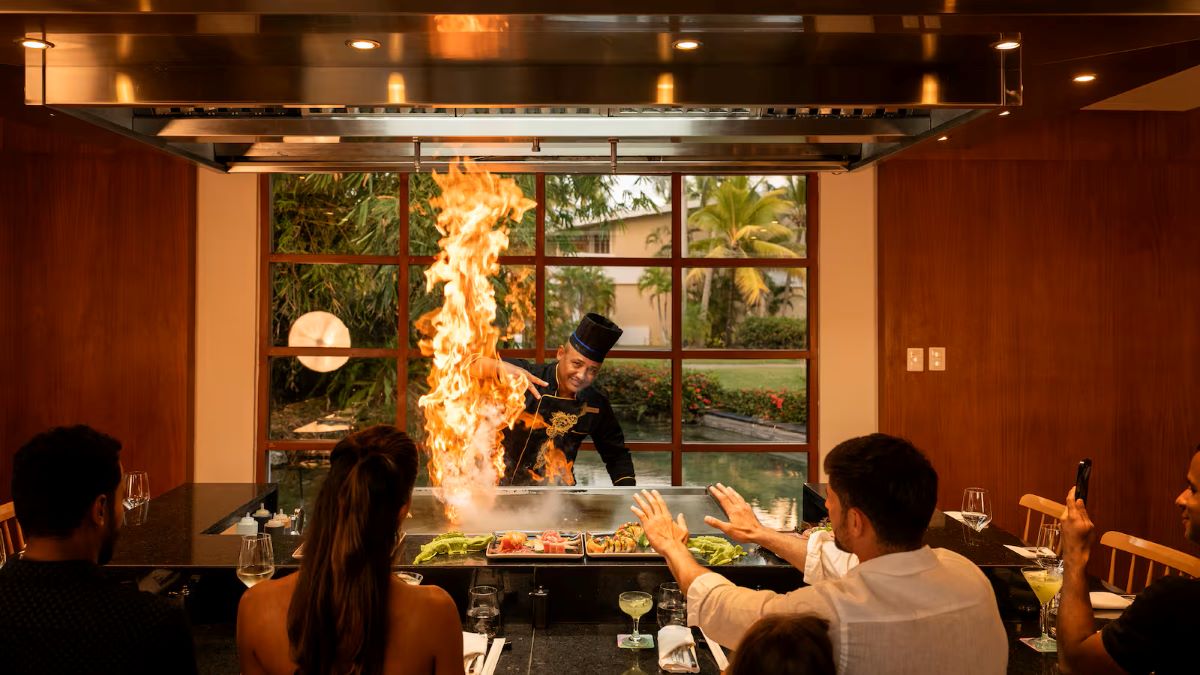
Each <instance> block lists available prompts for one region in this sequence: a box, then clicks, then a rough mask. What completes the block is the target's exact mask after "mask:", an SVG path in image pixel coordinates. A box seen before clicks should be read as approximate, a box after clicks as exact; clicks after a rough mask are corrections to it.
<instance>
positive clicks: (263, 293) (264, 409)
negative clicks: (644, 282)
mask: <svg viewBox="0 0 1200 675" xmlns="http://www.w3.org/2000/svg"><path fill="white" fill-rule="evenodd" d="M397 173H398V175H399V178H400V180H399V185H400V193H399V194H398V195H397V199H398V202H399V205H400V207H401V210H400V214H399V215H400V217H399V230H400V231H399V233H398V235H399V242H400V250H399V251H397V252H396V253H395V254H393V255H371V254H312V253H274V252H272V250H271V249H272V242H271V237H272V230H273V225H274V223H273V195H272V175H273V174H262V176H261V177H260V182H259V189H260V195H261V198H260V200H259V287H258V291H257V297H258V312H259V330H258V333H259V336H258V350H257V356H256V366H257V370H258V372H257V386H258V393H257V398H256V401H257V407H258V410H257V433H256V439H255V447H254V451H255V454H256V458H255V462H254V466H255V479H256V480H257V481H264V480H266V478H267V472H268V467H267V458H268V456H269V453H270V452H271V451H283V452H300V451H322V450H326V451H327V450H330V449H332V448H333V446H334V445H335V444H336V443H337V441H336V440H294V439H290V440H272V439H270V438H269V436H270V391H269V388H270V379H271V378H270V359H272V358H276V357H294V356H309V355H311V356H349V357H374V358H391V359H395V362H396V369H397V373H396V376H397V380H396V397H397V398H396V420H395V424H396V426H397V427H399V428H401V429H404V428H406V422H407V414H408V406H407V395H408V387H407V384H408V367H407V364H408V362H409V361H410V360H413V359H417V358H420V357H421V353H420V351H419V350H418V349H415V348H412V347H410V346H409V344H408V324H409V317H408V313H409V307H408V304H409V303H408V295H409V288H408V281H409V275H408V269H409V267H410V266H411V265H428V264H431V263H432V262H433V260H434V258H433V256H415V255H409V252H408V251H409V243H410V242H409V209H410V203H409V190H410V180H411V174H410V173H409V172H397ZM564 173H570V172H564ZM533 175H534V177H535V179H534V180H535V195H534V199H535V200H536V201H537V208H536V226H535V233H534V237H535V250H534V254H533V255H512V256H509V255H506V256H501V257H500V260H499V262H500V264H502V265H532V266H534V277H535V279H534V283H535V285H536V286H535V291H534V311H535V331H534V334H535V340H534V347H533V348H532V349H501V350H499V351H500V355H501V356H511V357H519V358H526V359H533V360H536V361H538V362H542V361H545V360H551V359H553V358H554V357H555V352H556V350H557V346H551V345H546V323H545V293H544V292H543V289H544V288H545V284H546V268H547V267H569V266H580V267H582V266H595V265H596V264H601V265H603V266H605V267H666V268H668V269H670V271H671V287H672V293H671V314H670V316H671V345H670V348H669V349H621V348H619V347H617V348H614V349H613V350H611V351H610V352H609V356H611V357H613V358H641V359H666V360H669V362H670V365H671V393H672V412H671V440H670V441H630V442H627V444H626V445H627V446H628V447H629V449H630V450H631V451H633V452H663V451H669V452H670V453H671V485H682V484H683V454H684V453H693V452H696V453H703V452H722V453H728V452H738V453H741V452H750V453H755V452H772V453H778V452H782V453H800V452H804V453H807V454H808V481H809V482H814V481H815V480H816V479H817V476H818V471H817V468H818V467H817V456H816V454H817V453H816V452H814V450H815V448H816V447H817V438H818V428H817V427H818V425H817V422H818V420H817V416H816V414H815V412H816V411H817V409H818V406H817V405H816V401H817V400H818V398H817V397H818V392H819V387H818V368H817V353H818V343H817V335H818V331H817V324H818V321H819V316H820V315H819V313H818V303H817V296H818V293H817V288H818V277H819V275H818V265H817V258H818V255H819V253H818V252H819V250H820V249H819V245H818V244H819V242H818V235H819V222H818V220H819V219H818V216H817V214H818V201H817V200H818V192H819V190H818V181H819V177H818V174H816V173H812V172H805V173H800V174H790V175H802V176H804V177H805V182H806V190H805V194H806V202H807V203H806V209H805V237H806V241H805V256H804V257H802V258H795V259H781V258H711V259H710V258H695V257H685V256H683V255H682V253H683V237H684V236H686V232H685V229H684V228H685V226H684V223H683V210H684V209H682V208H680V205H682V204H683V203H684V202H683V185H684V180H686V178H687V177H688V176H691V175H694V174H685V173H671V174H669V175H670V177H671V256H670V257H669V258H667V257H617V256H612V255H581V256H551V255H547V253H546V237H545V228H546V209H545V199H546V189H545V188H546V183H545V179H546V176H547V175H548V174H545V173H535V174H533ZM549 175H560V174H549ZM638 175H642V174H638ZM660 175H666V174H660ZM722 175H725V174H722ZM770 175H787V174H770ZM598 258H599V260H598ZM785 260H786V264H784V265H781V262H783V261H785ZM601 261H602V262H601ZM275 263H301V264H329V265H337V264H360V265H361V264H374V265H397V266H399V273H398V274H397V285H398V288H397V316H396V330H397V345H396V347H394V348H358V347H350V348H332V347H288V346H280V345H274V344H272V342H273V340H272V333H271V320H272V316H271V312H272V307H273V302H272V297H271V265H272V264H275ZM781 266H784V267H789V268H805V269H806V270H807V272H806V298H805V302H806V305H807V312H806V317H807V332H808V336H807V337H808V339H807V343H806V344H807V348H806V349H786V350H784V349H741V348H734V349H695V348H684V346H683V304H684V292H681V289H683V288H684V285H683V272H684V270H685V269H689V268H705V267H707V268H733V267H756V268H778V267H781ZM691 359H725V360H757V359H794V360H796V361H799V362H804V363H805V364H806V369H805V370H806V380H805V387H806V401H805V404H806V406H807V408H808V415H807V419H808V422H807V442H805V443H781V442H763V443H753V444H735V443H710V442H684V441H683V395H682V394H683V365H684V362H685V361H687V360H691ZM582 447H583V448H584V449H590V448H592V447H594V446H592V444H591V442H590V441H588V442H586V443H584V444H583V446H582Z"/></svg>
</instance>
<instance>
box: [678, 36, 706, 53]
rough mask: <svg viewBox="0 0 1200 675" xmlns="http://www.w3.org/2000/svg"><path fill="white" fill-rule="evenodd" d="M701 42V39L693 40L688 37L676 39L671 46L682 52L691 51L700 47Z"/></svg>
mask: <svg viewBox="0 0 1200 675" xmlns="http://www.w3.org/2000/svg"><path fill="white" fill-rule="evenodd" d="M701 44H702V43H701V42H700V41H699V40H693V39H691V38H688V39H686V40H676V41H674V42H672V43H671V46H672V47H674V48H675V49H678V50H679V51H681V52H690V51H694V50H697V49H700V45H701Z"/></svg>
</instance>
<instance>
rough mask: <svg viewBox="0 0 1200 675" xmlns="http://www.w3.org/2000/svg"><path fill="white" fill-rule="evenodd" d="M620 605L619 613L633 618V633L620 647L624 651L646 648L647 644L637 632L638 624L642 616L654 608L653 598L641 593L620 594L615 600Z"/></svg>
mask: <svg viewBox="0 0 1200 675" xmlns="http://www.w3.org/2000/svg"><path fill="white" fill-rule="evenodd" d="M617 600H618V603H619V604H620V605H621V611H622V612H625V613H626V614H628V615H629V616H631V617H633V633H632V634H631V635H630V636H629V637H627V638H625V640H623V641H622V642H621V645H620V646H621V647H622V648H624V649H641V648H642V647H647V646H649V645H647V644H646V643H647V642H648V641H647V640H646V639H645V637H644V636H643V635H642V634H641V633H639V632H638V622H639V620H641V618H642V615H643V614H645V613H646V612H649V611H650V608H651V607H653V606H654V598H653V597H651V595H650V594H649V593H643V592H642V591H628V592H626V593H622V594H621V596H620V597H619V598H618V599H617Z"/></svg>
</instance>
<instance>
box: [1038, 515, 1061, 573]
mask: <svg viewBox="0 0 1200 675" xmlns="http://www.w3.org/2000/svg"><path fill="white" fill-rule="evenodd" d="M1061 543H1062V530H1061V529H1060V528H1059V525H1058V523H1046V524H1044V525H1042V526H1041V528H1039V529H1038V538H1037V548H1035V549H1034V555H1036V556H1037V564H1038V566H1040V567H1043V568H1045V569H1049V568H1051V567H1058V568H1061V567H1062V558H1061V557H1060V555H1059V547H1060V545H1061Z"/></svg>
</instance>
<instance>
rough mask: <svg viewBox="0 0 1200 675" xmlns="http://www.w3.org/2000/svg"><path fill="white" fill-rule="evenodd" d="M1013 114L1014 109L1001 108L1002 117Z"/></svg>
mask: <svg viewBox="0 0 1200 675" xmlns="http://www.w3.org/2000/svg"><path fill="white" fill-rule="evenodd" d="M1011 114H1012V111H1011V110H1001V111H1000V116H1001V117H1007V116H1009V115H1011Z"/></svg>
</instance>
